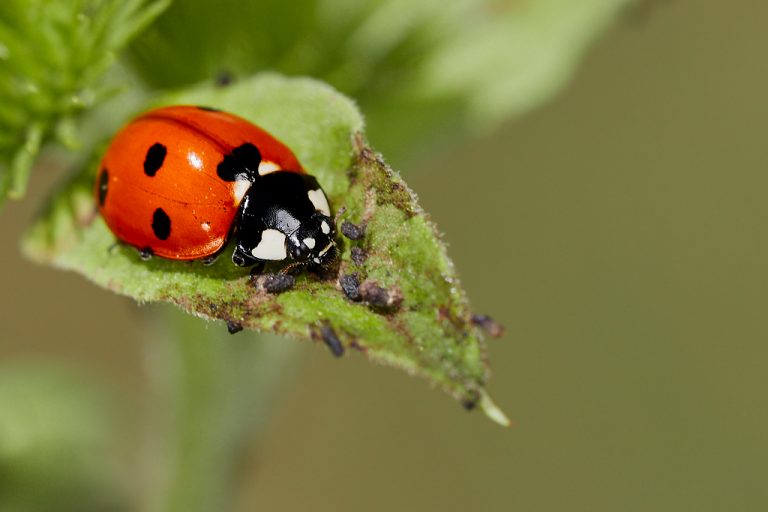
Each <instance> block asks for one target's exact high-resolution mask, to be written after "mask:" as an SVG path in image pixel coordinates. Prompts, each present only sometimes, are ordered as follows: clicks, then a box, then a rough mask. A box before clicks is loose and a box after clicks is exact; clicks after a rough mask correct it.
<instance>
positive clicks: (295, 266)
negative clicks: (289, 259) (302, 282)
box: [280, 261, 305, 276]
mask: <svg viewBox="0 0 768 512" xmlns="http://www.w3.org/2000/svg"><path fill="white" fill-rule="evenodd" d="M304 266H305V264H304V262H302V261H296V262H293V263H291V264H290V265H286V266H285V267H283V268H282V269H280V273H281V274H284V275H291V276H292V275H296V274H298V273H299V271H300V270H301V269H302V268H304Z"/></svg>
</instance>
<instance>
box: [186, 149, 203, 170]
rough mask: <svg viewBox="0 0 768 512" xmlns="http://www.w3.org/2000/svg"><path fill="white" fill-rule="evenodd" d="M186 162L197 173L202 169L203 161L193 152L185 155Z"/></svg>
mask: <svg viewBox="0 0 768 512" xmlns="http://www.w3.org/2000/svg"><path fill="white" fill-rule="evenodd" d="M187 162H189V165H191V166H192V168H194V169H197V170H198V171H199V170H201V169H202V168H203V160H202V159H201V158H200V155H198V154H197V153H195V152H194V151H190V152H189V153H187Z"/></svg>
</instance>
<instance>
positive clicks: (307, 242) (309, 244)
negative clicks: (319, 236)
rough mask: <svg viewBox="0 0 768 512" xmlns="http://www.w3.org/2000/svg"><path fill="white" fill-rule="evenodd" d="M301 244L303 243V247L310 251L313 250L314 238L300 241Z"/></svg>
mask: <svg viewBox="0 0 768 512" xmlns="http://www.w3.org/2000/svg"><path fill="white" fill-rule="evenodd" d="M302 242H304V245H306V246H307V247H309V248H310V249H314V248H315V239H314V238H305V239H304V240H302Z"/></svg>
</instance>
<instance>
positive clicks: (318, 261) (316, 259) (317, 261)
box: [312, 258, 320, 265]
mask: <svg viewBox="0 0 768 512" xmlns="http://www.w3.org/2000/svg"><path fill="white" fill-rule="evenodd" d="M312 261H314V262H315V263H317V264H318V265H319V264H320V258H312Z"/></svg>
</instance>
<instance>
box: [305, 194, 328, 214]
mask: <svg viewBox="0 0 768 512" xmlns="http://www.w3.org/2000/svg"><path fill="white" fill-rule="evenodd" d="M307 196H309V200H310V201H312V204H313V205H314V206H315V209H316V210H318V211H320V212H322V213H324V214H325V215H327V216H329V217H330V216H331V207H330V206H328V199H326V197H325V194H323V191H322V190H321V189H317V190H310V191H309V192H307Z"/></svg>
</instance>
